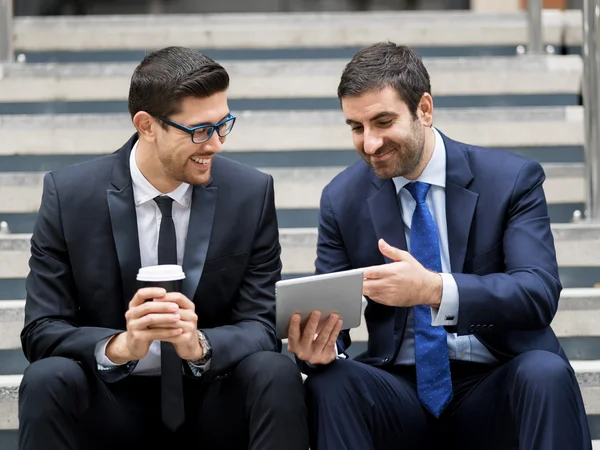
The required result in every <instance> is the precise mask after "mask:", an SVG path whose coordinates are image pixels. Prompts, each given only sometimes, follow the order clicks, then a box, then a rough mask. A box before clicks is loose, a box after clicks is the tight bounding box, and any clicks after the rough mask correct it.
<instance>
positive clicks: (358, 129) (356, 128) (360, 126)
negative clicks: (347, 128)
mask: <svg viewBox="0 0 600 450" xmlns="http://www.w3.org/2000/svg"><path fill="white" fill-rule="evenodd" d="M362 129H363V126H362V125H356V126H355V127H352V131H353V132H359V131H362Z"/></svg>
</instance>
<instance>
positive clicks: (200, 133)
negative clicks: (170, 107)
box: [154, 114, 236, 144]
mask: <svg viewBox="0 0 600 450" xmlns="http://www.w3.org/2000/svg"><path fill="white" fill-rule="evenodd" d="M154 117H156V118H157V119H158V120H160V121H162V122H164V123H166V124H167V125H170V126H172V127H173V128H177V129H178V130H181V131H185V132H186V133H188V134H189V135H190V137H191V139H192V142H193V143H194V144H202V143H203V142H206V141H208V140H209V139H210V138H211V137H212V135H213V133H214V132H215V131H216V132H217V134H218V135H219V137H225V136H227V135H228V134H229V133H231V130H232V129H233V124H234V123H235V119H236V117H235V116H234V115H233V114H228V115H227V117H225V118H224V119H223V120H221V121H220V122H219V123H215V124H212V123H207V124H204V125H198V126H197V127H192V128H190V127H186V126H185V125H182V124H180V123H177V122H173V121H172V120H170V119H167V118H166V117H163V116H154Z"/></svg>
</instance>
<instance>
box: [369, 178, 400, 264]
mask: <svg viewBox="0 0 600 450" xmlns="http://www.w3.org/2000/svg"><path fill="white" fill-rule="evenodd" d="M373 184H374V185H375V187H376V188H377V192H376V193H375V194H374V195H373V196H371V197H370V198H369V199H368V200H367V202H368V204H369V212H370V213H371V220H372V221H373V227H374V228H375V235H376V236H377V239H382V238H383V239H385V241H386V242H387V243H388V244H390V245H392V246H394V247H396V248H399V249H402V250H406V238H405V237H404V222H402V212H401V210H400V203H399V201H398V196H397V195H396V188H395V185H394V182H393V181H392V180H381V179H379V178H374V180H373ZM377 251H379V250H377ZM382 257H383V255H382ZM384 259H385V262H386V263H390V262H392V260H390V259H389V258H387V257H384Z"/></svg>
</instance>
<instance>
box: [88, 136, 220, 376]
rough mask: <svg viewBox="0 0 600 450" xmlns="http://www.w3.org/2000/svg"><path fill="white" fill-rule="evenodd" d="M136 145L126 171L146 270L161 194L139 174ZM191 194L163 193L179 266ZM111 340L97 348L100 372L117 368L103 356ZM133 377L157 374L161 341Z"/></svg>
mask: <svg viewBox="0 0 600 450" xmlns="http://www.w3.org/2000/svg"><path fill="white" fill-rule="evenodd" d="M137 145H138V143H137V142H136V143H135V145H134V146H133V149H132V150H131V156H130V158H129V168H130V172H131V181H132V184H133V197H134V201H135V213H136V216H137V229H138V236H139V246H140V260H141V264H142V267H146V266H154V265H156V264H158V234H159V230H160V223H161V221H162V214H161V212H160V210H159V208H158V205H157V204H156V202H155V201H154V198H155V197H157V196H159V195H163V194H162V193H161V192H160V191H158V190H157V189H156V188H155V187H154V186H152V184H150V182H149V181H148V180H147V179H146V178H145V177H144V175H143V174H142V172H141V171H140V169H139V167H138V165H137V162H136V160H135V155H136V151H137ZM192 191H193V189H192V186H191V185H189V184H187V183H181V184H180V185H179V186H178V187H177V188H176V189H175V190H174V191H172V192H169V193H168V194H166V195H167V196H168V197H171V198H172V199H173V222H174V224H175V235H176V240H177V263H178V264H179V265H182V263H183V254H184V250H185V241H186V238H187V232H188V225H189V222H190V211H191V204H192ZM110 339H112V337H110V338H108V339H104V340H103V341H100V342H99V343H98V344H97V345H96V351H95V356H96V362H97V363H98V365H99V369H101V370H103V369H104V370H106V369H108V368H111V367H116V366H117V364H115V363H113V362H112V361H111V360H110V359H108V358H107V357H106V346H107V345H108V342H109V341H110ZM194 367H198V368H200V369H201V370H202V371H205V370H208V368H209V367H210V361H209V362H208V363H207V364H205V365H203V366H194ZM132 374H134V375H160V341H153V342H152V344H151V345H150V349H149V350H148V354H147V355H146V356H145V357H144V358H142V359H140V360H139V362H138V363H137V365H136V367H135V368H134V370H133V371H132Z"/></svg>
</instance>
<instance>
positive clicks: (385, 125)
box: [377, 119, 393, 127]
mask: <svg viewBox="0 0 600 450" xmlns="http://www.w3.org/2000/svg"><path fill="white" fill-rule="evenodd" d="M392 122H393V120H392V119H390V120H384V121H383V122H379V123H378V124H377V125H379V126H380V127H387V126H389V125H391V124H392Z"/></svg>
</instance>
